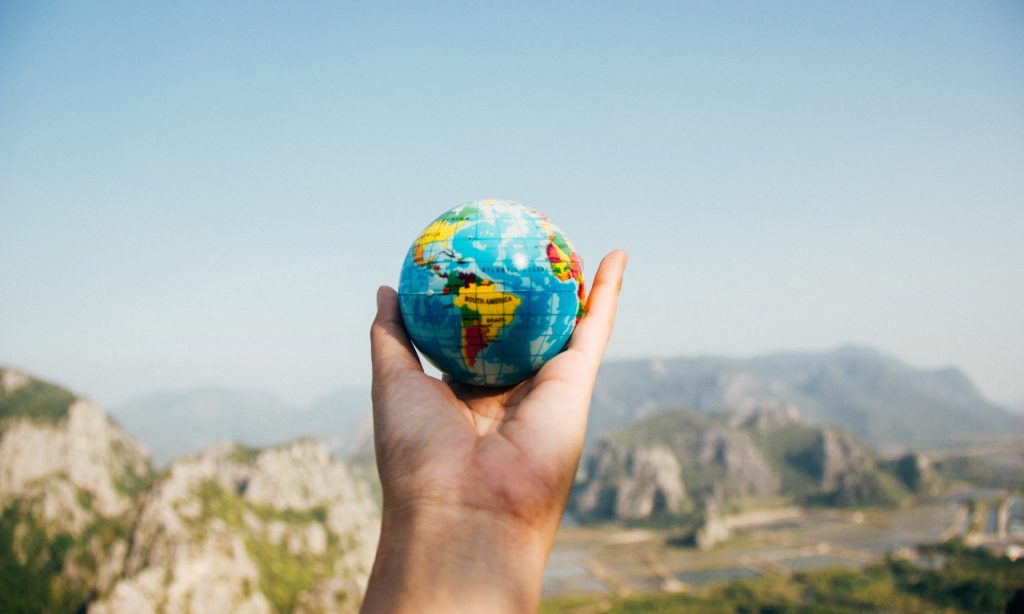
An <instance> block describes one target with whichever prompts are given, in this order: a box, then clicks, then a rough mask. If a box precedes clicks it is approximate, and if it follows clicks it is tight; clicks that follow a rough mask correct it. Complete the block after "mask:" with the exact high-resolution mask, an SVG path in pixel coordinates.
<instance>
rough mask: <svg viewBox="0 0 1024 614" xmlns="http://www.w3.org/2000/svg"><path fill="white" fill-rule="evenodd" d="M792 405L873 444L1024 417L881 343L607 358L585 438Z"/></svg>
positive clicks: (995, 429) (1003, 427)
mask: <svg viewBox="0 0 1024 614" xmlns="http://www.w3.org/2000/svg"><path fill="white" fill-rule="evenodd" d="M770 405H795V406H797V407H799V408H800V411H801V412H802V414H803V416H804V417H805V418H806V420H807V421H809V422H813V423H818V424H836V425H840V426H842V427H844V428H845V429H847V430H849V431H850V432H851V433H852V434H854V435H856V436H857V437H859V438H861V439H864V440H866V441H869V442H871V443H872V444H875V445H901V446H902V445H906V444H913V443H932V442H948V441H956V440H963V439H970V438H978V437H986V436H993V435H1001V434H1004V433H1006V432H1007V431H1014V430H1016V431H1020V430H1024V418H1022V417H1021V416H1017V415H1014V414H1012V413H1011V412H1009V411H1008V410H1006V409H1005V408H1002V407H999V406H997V405H995V404H993V403H991V402H989V401H987V400H986V399H985V398H984V397H983V396H982V395H981V393H980V392H978V390H977V388H976V387H975V386H974V385H973V383H972V382H971V381H970V379H969V378H968V377H967V376H966V375H965V374H964V373H963V372H962V371H959V370H957V369H954V368H944V369H934V370H919V369H915V368H913V367H911V366H909V365H907V364H905V363H903V362H901V361H900V360H898V359H896V358H894V357H892V356H888V355H886V354H882V353H880V352H878V351H875V350H872V349H868V348H864V347H858V346H846V347H841V348H839V349H836V350H833V351H830V352H823V353H785V354H771V355H766V356H759V357H755V358H750V359H738V358H725V357H708V356H701V357H692V358H691V357H680V358H671V359H663V360H634V361H625V362H609V363H607V364H605V365H604V366H602V368H601V373H600V374H599V376H598V379H597V385H596V387H595V389H594V397H593V402H592V404H591V414H590V415H591V418H590V425H589V429H588V436H589V437H590V440H591V441H596V440H597V438H598V437H599V436H600V435H601V434H602V433H606V432H610V431H613V430H615V429H619V428H622V427H625V426H629V425H630V424H633V423H634V422H636V421H638V420H640V419H643V418H644V417H646V416H649V415H652V414H653V413H655V412H657V411H659V410H661V409H664V408H667V407H692V408H694V409H696V410H698V411H702V412H708V411H715V410H731V411H748V410H751V409H753V408H755V407H761V406H770Z"/></svg>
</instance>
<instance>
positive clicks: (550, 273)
mask: <svg viewBox="0 0 1024 614" xmlns="http://www.w3.org/2000/svg"><path fill="white" fill-rule="evenodd" d="M398 295H399V305H400V307H401V311H402V319H403V320H404V322H405V328H406V330H407V331H408V333H409V337H410V338H411V339H412V342H413V344H415V346H416V347H417V348H418V349H419V351H420V352H422V353H423V355H424V356H425V357H426V358H427V359H428V360H429V361H430V362H431V363H433V365H434V366H435V367H437V368H438V369H439V370H441V371H442V372H444V373H447V374H448V375H449V376H450V377H451V378H452V379H454V380H456V381H459V382H464V383H468V384H475V385H481V386H507V385H511V384H514V383H516V382H519V381H521V380H524V379H526V378H528V377H530V376H531V375H533V374H534V373H536V372H537V370H538V369H540V368H541V366H542V365H543V364H544V363H545V362H547V361H548V360H550V359H551V358H553V357H554V356H555V355H557V354H558V353H559V352H561V351H562V350H563V349H564V348H565V346H566V343H568V341H569V336H570V335H572V331H573V329H574V328H575V327H576V323H577V322H578V321H579V319H580V316H581V315H582V314H583V301H584V289H583V263H582V262H581V261H580V258H579V257H578V256H577V255H576V251H575V250H574V249H573V246H572V243H570V242H569V239H568V238H566V236H565V234H563V233H562V231H561V230H559V229H558V227H556V226H555V225H554V224H552V223H551V220H549V219H548V218H547V216H545V215H544V214H542V213H540V212H538V211H536V210H534V209H531V208H529V207H526V206H524V205H520V204H518V203H514V202H511V201H507V200H494V199H487V200H478V201H474V202H470V203H466V204H464V205H459V206H458V207H455V208H454V209H451V210H450V211H447V212H445V213H443V214H441V216H440V217H438V218H437V219H436V220H434V221H433V222H432V223H431V224H430V225H429V226H427V228H426V229H425V230H424V231H423V232H422V233H420V235H419V236H418V237H417V238H416V240H415V241H413V243H412V247H410V248H409V253H408V254H407V255H406V257H405V262H404V264H403V265H402V275H401V279H400V281H399V284H398Z"/></svg>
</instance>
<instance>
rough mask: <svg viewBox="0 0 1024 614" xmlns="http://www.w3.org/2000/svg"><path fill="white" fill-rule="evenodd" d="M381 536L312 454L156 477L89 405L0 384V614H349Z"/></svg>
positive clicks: (309, 448)
mask: <svg viewBox="0 0 1024 614" xmlns="http://www.w3.org/2000/svg"><path fill="white" fill-rule="evenodd" d="M379 522H380V514H379V510H378V505H377V503H376V499H375V498H374V496H373V494H372V493H371V491H370V487H369V485H368V484H367V483H366V482H365V481H363V480H362V479H359V478H357V477H356V476H355V475H353V473H352V472H351V471H350V470H349V468H348V467H346V466H345V465H344V464H342V463H339V462H337V461H335V460H333V459H332V458H331V456H330V454H329V453H328V451H327V449H326V448H325V447H324V446H322V445H320V444H318V443H315V442H313V441H298V442H294V443H291V444H287V445H284V446H280V447H276V448H271V449H263V450H259V449H251V448H246V447H242V446H239V445H236V444H231V443H224V444H218V445H215V446H212V447H210V448H208V449H207V450H205V451H203V452H201V453H199V454H196V455H194V456H191V457H189V458H186V459H183V460H180V461H177V462H175V463H173V464H171V466H170V467H169V468H168V469H167V470H166V471H165V472H164V473H163V474H162V475H161V476H159V477H157V476H155V475H154V473H153V470H152V466H151V464H150V462H149V459H148V458H147V456H146V455H145V453H144V452H143V450H142V449H141V448H140V447H139V446H138V445H137V444H136V443H135V442H134V441H133V440H132V439H131V438H130V437H128V436H127V435H125V434H124V433H123V432H122V431H121V430H120V429H119V428H118V427H117V426H116V425H115V424H114V423H112V422H111V421H110V420H109V419H108V418H107V416H106V415H105V414H104V413H103V412H102V411H101V410H100V409H99V408H97V407H96V406H95V405H94V404H92V403H91V402H89V401H87V400H84V399H79V398H76V397H75V396H74V395H72V394H71V393H69V392H67V391H66V390H63V389H61V388H59V387H57V386H53V385H51V384H47V383H45V382H41V381H39V380H37V379H35V378H32V377H30V376H28V375H26V374H24V373H22V372H20V371H15V370H12V369H0V569H3V570H4V573H5V574H8V575H7V577H5V586H12V585H17V586H19V589H20V590H19V592H18V594H16V595H10V594H3V593H5V592H6V591H0V610H2V611H7V610H11V611H22V610H29V611H84V610H86V609H88V611H90V612H94V613H106V612H111V613H113V612H133V613H135V612H168V613H173V612H182V613H184V612H251V613H256V612H272V611H289V612H347V611H355V610H356V609H357V608H358V605H359V601H360V598H361V595H362V592H363V588H364V586H365V583H366V580H367V576H368V574H369V570H370V565H371V564H372V561H373V555H374V549H375V546H376V540H377V531H378V527H379Z"/></svg>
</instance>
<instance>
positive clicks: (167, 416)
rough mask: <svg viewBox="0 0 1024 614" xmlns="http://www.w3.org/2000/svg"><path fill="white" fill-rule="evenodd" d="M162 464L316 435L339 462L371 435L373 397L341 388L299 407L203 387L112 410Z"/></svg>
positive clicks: (157, 395)
mask: <svg viewBox="0 0 1024 614" xmlns="http://www.w3.org/2000/svg"><path fill="white" fill-rule="evenodd" d="M111 414H112V415H113V416H114V418H115V419H116V420H117V421H118V422H119V423H120V424H121V425H123V427H124V429H125V430H126V431H127V432H128V433H130V434H131V435H132V436H134V437H136V438H137V439H138V440H139V441H141V442H142V444H143V445H144V446H145V447H146V448H147V450H149V452H150V453H151V454H152V456H153V459H154V460H155V461H156V462H157V463H158V464H160V465H165V464H166V463H167V462H169V461H170V460H171V459H175V458H181V457H183V456H186V455H188V454H193V453H195V452H198V451H199V450H201V449H203V448H205V447H207V446H210V445H212V444H214V443H217V442H219V441H226V440H232V441H238V442H241V443H243V444H245V445H249V446H270V445H275V444H279V443H282V442H285V441H291V440H293V439H297V438H300V437H309V436H312V437H316V438H317V439H318V440H320V441H321V442H323V443H324V445H326V446H327V447H328V448H329V449H330V450H331V452H332V453H334V454H335V455H336V456H338V457H339V458H345V457H347V456H348V455H349V453H350V451H351V448H352V446H354V445H359V444H360V442H361V440H362V439H365V438H367V437H369V432H370V425H371V423H370V418H369V415H370V393H369V392H368V391H366V390H338V391H336V392H334V393H332V394H330V395H328V396H325V397H323V398H321V399H319V400H317V401H315V402H314V403H312V404H311V405H310V406H309V407H305V408H295V407H292V406H291V405H288V404H287V403H285V402H284V401H282V400H281V399H278V398H277V397H274V396H272V395H269V394H264V393H257V392H245V391H237V390H229V389H225V388H200V389H197V390H191V391H186V392H156V393H152V394H147V395H144V396H141V397H138V398H136V399H133V400H131V401H129V402H127V403H125V404H123V405H120V406H118V407H115V408H114V409H113V410H111Z"/></svg>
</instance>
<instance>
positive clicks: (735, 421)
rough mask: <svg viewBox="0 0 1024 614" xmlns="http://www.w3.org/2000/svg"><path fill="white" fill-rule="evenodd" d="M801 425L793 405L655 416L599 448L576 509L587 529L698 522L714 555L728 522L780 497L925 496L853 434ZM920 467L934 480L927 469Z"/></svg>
mask: <svg viewBox="0 0 1024 614" xmlns="http://www.w3.org/2000/svg"><path fill="white" fill-rule="evenodd" d="M798 418H799V412H798V411H797V410H796V408H795V407H792V406H785V405H776V406H768V407H761V408H756V409H754V410H753V411H749V412H746V413H742V414H739V415H734V414H724V413H719V414H712V415H704V414H697V413H695V412H691V411H688V410H673V411H668V412H664V413H662V414H658V415H655V416H652V417H650V418H648V419H647V420H643V421H641V422H639V423H638V424H636V425H634V426H632V427H630V428H628V429H623V430H622V431H619V432H617V433H614V434H612V435H611V436H609V437H607V438H605V439H603V440H601V441H600V442H599V443H598V444H596V445H595V446H594V449H593V450H592V451H591V452H590V453H589V454H588V455H587V457H586V459H585V462H584V468H585V470H584V472H583V480H582V481H581V483H579V484H577V487H576V489H575V491H574V493H573V497H572V499H571V506H572V508H571V509H572V510H573V511H574V513H575V514H576V516H577V517H578V518H579V519H580V520H581V521H589V520H602V519H603V520H628V521H638V520H644V519H648V518H653V517H658V516H662V517H664V516H668V517H674V518H675V519H676V520H678V521H680V522H682V523H684V524H685V523H691V524H693V526H695V527H696V528H695V532H694V539H695V541H696V542H697V543H699V544H703V545H704V546H705V547H709V546H710V545H712V544H715V543H717V542H719V541H721V540H722V539H724V538H725V537H726V536H727V535H728V527H727V526H726V524H723V522H722V521H721V519H722V518H726V517H728V516H729V515H731V514H735V513H736V512H737V511H739V510H743V509H750V508H751V507H753V508H757V507H759V506H761V505H771V504H772V503H771V502H772V501H775V500H777V499H778V498H779V497H785V498H788V499H790V500H792V501H794V502H796V503H804V504H814V505H836V506H859V505H891V504H896V503H899V502H900V501H901V500H903V499H904V498H905V497H906V496H908V494H909V493H910V492H919V490H918V489H919V487H920V484H923V483H924V482H923V481H921V480H918V481H914V480H911V479H909V478H908V480H903V481H901V479H900V478H898V477H897V476H896V475H895V474H894V472H893V471H892V470H891V468H889V467H888V466H887V465H883V464H881V463H880V462H879V461H877V460H876V459H875V457H874V455H873V454H872V452H871V451H870V450H869V449H868V448H867V447H865V446H864V445H863V444H862V443H860V442H859V441H857V440H856V439H855V438H854V437H853V436H852V435H850V434H849V433H846V432H845V431H842V430H840V429H837V428H833V427H813V426H808V425H804V424H801V423H800V422H799V419H798ZM915 467H917V470H918V472H919V473H920V474H921V476H922V480H925V479H926V478H925V477H924V476H925V475H926V473H927V468H926V467H925V466H923V465H921V466H920V467H918V466H917V465H915ZM907 471H908V472H909V471H910V470H909V469H908V470H907ZM923 494H927V492H923Z"/></svg>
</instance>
